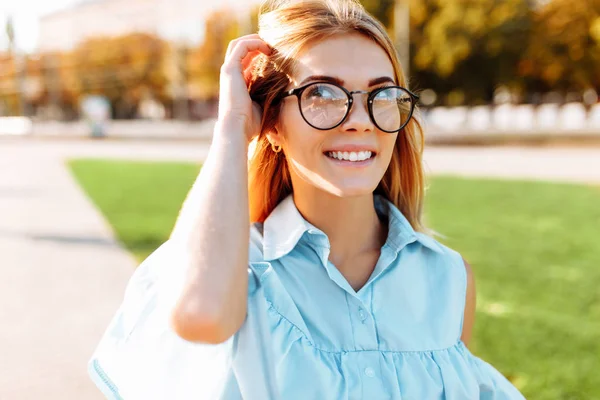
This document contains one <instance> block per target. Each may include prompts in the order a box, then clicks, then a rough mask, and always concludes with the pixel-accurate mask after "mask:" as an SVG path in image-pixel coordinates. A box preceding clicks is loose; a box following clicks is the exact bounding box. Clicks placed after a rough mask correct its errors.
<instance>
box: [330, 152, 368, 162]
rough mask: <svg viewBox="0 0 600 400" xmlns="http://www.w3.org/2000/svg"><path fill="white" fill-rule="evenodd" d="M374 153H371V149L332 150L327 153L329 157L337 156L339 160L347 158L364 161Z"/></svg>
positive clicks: (348, 159)
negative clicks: (357, 150)
mask: <svg viewBox="0 0 600 400" xmlns="http://www.w3.org/2000/svg"><path fill="white" fill-rule="evenodd" d="M372 154H373V153H371V152H370V151H359V152H355V151H350V152H348V151H344V152H341V151H330V152H328V153H327V155H328V156H329V157H332V158H336V159H338V160H346V161H364V160H367V159H369V158H371V155H372Z"/></svg>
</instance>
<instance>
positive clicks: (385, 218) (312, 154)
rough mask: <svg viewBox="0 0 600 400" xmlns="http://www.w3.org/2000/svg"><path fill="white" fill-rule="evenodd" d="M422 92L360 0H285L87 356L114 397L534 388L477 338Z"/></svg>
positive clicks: (448, 394) (225, 96) (231, 77)
mask: <svg viewBox="0 0 600 400" xmlns="http://www.w3.org/2000/svg"><path fill="white" fill-rule="evenodd" d="M417 99H418V97H417V96H416V95H415V94H413V93H412V92H410V91H409V90H408V89H406V81H405V77H404V76H403V74H402V70H401V67H400V64H399V61H398V58H397V55H396V53H395V52H394V48H393V45H392V42H391V41H390V39H389V37H388V36H387V34H386V33H385V30H384V28H383V27H382V26H381V25H380V24H379V23H378V22H376V21H375V20H374V19H373V18H372V17H371V16H370V15H368V14H367V13H366V12H365V11H364V9H363V8H362V7H361V6H360V5H359V4H358V3H356V2H354V1H352V0H329V1H327V0H309V1H302V2H292V1H283V2H279V3H271V4H270V5H269V6H268V7H267V10H266V11H265V12H264V13H263V14H262V16H261V18H260V31H259V34H258V35H249V36H244V37H242V38H239V39H237V40H234V41H233V42H232V43H231V44H230V46H229V48H228V51H227V55H226V59H225V62H224V64H223V67H222V68H221V94H220V109H219V117H218V122H217V125H216V128H215V132H214V140H213V143H212V146H211V150H210V154H209V156H208V158H207V160H206V163H205V164H204V166H203V168H202V172H201V173H200V175H199V177H198V179H197V182H196V183H195V184H194V187H193V188H192V190H191V192H190V194H189V196H188V198H187V199H186V201H185V203H184V205H183V208H182V211H181V213H180V216H179V218H178V221H177V223H176V225H175V228H174V230H173V233H172V235H171V238H170V240H169V241H168V242H167V243H165V244H164V245H163V246H162V247H161V248H160V249H159V250H157V251H156V252H155V253H154V254H153V255H152V256H150V257H149V258H148V260H146V261H145V262H144V263H143V265H142V266H141V267H140V268H139V269H138V271H136V274H135V275H134V277H133V278H132V281H131V283H130V285H129V287H128V289H127V293H126V298H125V301H124V303H123V306H122V308H121V311H120V312H119V314H118V315H117V317H115V320H114V321H113V323H112V324H111V327H110V328H109V330H108V331H107V334H106V336H105V339H103V343H107V342H108V343H110V344H108V345H104V346H103V345H102V344H101V346H100V348H99V350H98V352H97V354H96V356H95V357H94V358H93V360H92V363H91V364H90V367H91V370H92V376H93V377H94V378H95V380H96V381H97V382H98V383H99V385H100V386H101V387H102V388H104V389H103V390H105V393H106V394H107V395H108V396H113V397H115V396H117V395H119V396H122V397H123V398H125V399H133V398H140V399H141V398H165V399H180V398H186V399H187V398H190V399H192V398H194V399H198V398H206V399H240V398H243V399H250V400H252V399H260V400H262V399H269V398H270V399H414V400H433V399H448V400H454V399H456V400H458V399H461V400H462V399H522V398H523V397H522V396H521V395H520V394H519V392H518V391H517V390H516V389H515V388H514V387H513V386H512V385H511V384H510V383H509V382H508V381H507V380H506V379H505V378H504V377H503V376H502V375H501V374H499V373H498V372H497V371H496V370H495V369H493V368H492V367H491V366H490V365H488V364H486V363H485V362H483V361H481V360H479V359H478V358H476V357H474V356H473V355H471V353H470V352H469V350H468V349H467V347H466V344H468V341H469V338H470V335H471V327H472V324H473V318H474V310H475V287H474V282H473V276H472V273H471V272H470V269H469V266H468V264H467V263H465V262H464V261H463V259H462V258H461V256H460V255H459V254H458V253H456V252H455V251H453V250H451V249H449V248H447V247H445V246H443V245H441V244H440V243H438V242H437V241H435V240H434V239H432V238H431V237H430V236H428V235H427V230H426V228H425V227H424V226H423V223H422V221H421V213H422V208H423V194H424V183H423V179H424V178H423V171H422V164H421V163H422V159H421V155H422V147H423V134H422V130H421V126H420V124H419V122H418V120H417V119H415V118H413V114H414V113H415V109H416V103H417ZM251 141H253V144H254V146H253V147H254V149H253V150H252V151H251V152H250V153H251V156H250V158H249V159H248V144H249V143H250V142H251ZM248 188H249V189H248ZM249 222H251V223H252V224H251V227H250V230H248V225H249ZM106 337H109V338H110V339H106ZM116 381H119V383H116ZM116 393H118V394H116Z"/></svg>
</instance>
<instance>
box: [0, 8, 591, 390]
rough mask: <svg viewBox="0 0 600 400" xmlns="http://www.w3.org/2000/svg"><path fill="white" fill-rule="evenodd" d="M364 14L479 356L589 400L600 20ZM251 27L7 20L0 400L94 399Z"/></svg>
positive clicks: (35, 16) (218, 21) (77, 15)
mask: <svg viewBox="0 0 600 400" xmlns="http://www.w3.org/2000/svg"><path fill="white" fill-rule="evenodd" d="M362 3H363V4H364V6H365V7H366V8H367V9H368V10H369V11H370V12H371V13H372V14H374V15H375V16H376V17H377V18H378V19H379V20H380V21H381V22H382V23H383V24H384V25H385V26H386V27H387V29H388V31H389V33H390V35H391V37H392V38H393V40H394V42H395V44H396V46H397V50H398V53H399V54H400V57H401V60H402V64H403V67H404V69H405V72H406V74H407V75H408V77H409V82H410V85H409V86H410V88H411V89H412V90H413V91H415V92H416V93H418V94H419V95H420V96H421V111H420V115H419V118H420V119H421V121H422V122H423V123H424V126H425V136H426V143H427V146H426V149H425V167H426V171H427V173H428V179H429V180H428V185H429V186H428V195H427V204H426V219H427V222H428V224H429V225H430V226H431V227H432V228H433V229H435V230H436V231H438V232H440V233H442V234H443V235H444V237H440V238H439V240H440V241H442V242H443V243H445V244H447V245H449V246H451V247H453V248H455V249H456V250H457V251H459V252H461V253H462V254H463V256H464V257H465V259H467V260H468V261H469V262H470V263H471V265H472V267H473V270H474V273H475V277H476V280H477V287H478V304H477V318H476V325H475V331H474V339H473V343H472V346H471V347H472V349H473V352H474V353H475V354H476V355H478V356H480V357H482V358H483V359H485V360H486V361H489V362H490V363H492V364H493V365H494V366H496V367H497V368H498V369H499V370H500V371H501V372H502V373H503V374H505V375H506V376H507V377H508V378H509V379H510V380H511V381H512V382H513V383H514V384H515V385H516V386H517V387H518V388H519V389H520V390H521V391H522V392H523V393H524V394H525V395H526V397H527V398H528V399H548V400H554V399H565V400H566V399H569V400H575V399H581V400H588V399H600V374H598V370H599V368H600V294H599V293H600V292H599V291H598V285H599V283H600V245H599V243H600V103H599V99H598V93H599V91H600V0H363V1H362ZM258 6H259V1H258V0H253V1H250V0H218V1H217V0H201V1H199V0H169V1H167V0H87V1H81V0H45V1H41V0H40V1H36V0H21V1H19V2H10V3H8V2H2V4H0V26H1V27H2V30H1V31H0V254H2V262H1V263H0V301H1V302H2V307H0V326H2V327H3V329H2V330H0V343H1V346H2V349H1V350H0V354H3V355H2V356H1V357H0V372H1V373H0V399H40V398H43V399H50V400H52V399H54V398H56V399H58V398H61V399H65V398H67V399H99V398H101V396H100V393H99V392H98V391H96V389H95V388H94V387H93V385H92V383H91V381H90V380H89V379H88V378H87V374H86V363H87V360H88V359H89V358H90V357H91V355H92V352H93V350H94V348H95V345H96V344H97V342H98V341H99V339H100V336H101V335H102V333H103V331H104V329H105V328H106V326H107V324H108V322H109V320H110V318H111V316H112V315H113V314H114V312H115V311H116V309H117V307H118V305H119V304H120V302H121V300H122V295H123V291H124V288H125V284H126V282H127V280H128V279H129V277H130V275H131V273H132V272H133V270H134V268H135V267H136V266H137V265H138V264H139V263H140V262H141V261H142V260H143V259H144V258H145V257H147V256H148V255H149V254H150V253H151V252H152V251H153V250H154V249H156V248H157V247H158V246H159V245H160V244H161V243H163V242H164V241H165V240H166V239H167V237H168V235H169V233H170V230H171V228H172V226H173V224H174V222H175V218H176V217H177V212H178V210H179V207H180V205H181V203H182V202H183V199H184V198H185V195H186V193H187V191H188V190H189V188H190V187H191V185H192V183H193V181H194V179H195V177H196V176H197V174H198V172H199V170H200V168H201V165H202V161H203V160H204V158H205V157H206V154H207V152H208V148H209V145H210V140H211V136H212V128H213V124H214V119H215V117H216V113H217V108H216V105H217V100H218V98H217V95H218V82H219V68H220V66H221V64H222V61H223V58H224V54H225V50H226V48H227V45H228V43H229V41H230V40H232V39H234V38H236V37H238V36H240V35H243V34H248V33H253V32H256V30H257V12H258ZM424 400H426V399H424Z"/></svg>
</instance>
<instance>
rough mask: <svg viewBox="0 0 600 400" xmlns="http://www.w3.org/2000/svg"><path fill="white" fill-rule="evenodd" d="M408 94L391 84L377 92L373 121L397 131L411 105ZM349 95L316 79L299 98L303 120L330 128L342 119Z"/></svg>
mask: <svg viewBox="0 0 600 400" xmlns="http://www.w3.org/2000/svg"><path fill="white" fill-rule="evenodd" d="M412 103H413V99H412V97H411V95H410V94H409V93H408V92H407V91H406V90H403V89H401V88H397V87H390V88H386V89H383V90H381V91H380V92H378V93H377V94H376V95H375V96H374V98H373V103H372V105H371V106H370V107H371V108H372V116H373V122H374V123H375V125H376V126H377V127H378V128H379V129H381V130H384V131H398V130H400V129H401V127H403V125H405V123H406V122H407V120H408V118H409V117H410V115H411V111H412V108H413V104H412ZM348 105H349V103H348V96H347V95H346V93H345V92H344V91H343V90H342V89H341V88H339V87H337V86H336V85H331V84H328V83H315V84H313V85H310V86H308V87H307V88H306V89H305V90H304V91H303V93H302V96H301V98H300V109H301V111H302V115H303V116H304V119H306V122H308V123H309V124H310V125H312V126H313V127H315V128H318V129H331V128H333V127H335V126H337V125H338V124H340V123H341V122H342V120H343V119H344V117H345V116H346V114H347V111H348Z"/></svg>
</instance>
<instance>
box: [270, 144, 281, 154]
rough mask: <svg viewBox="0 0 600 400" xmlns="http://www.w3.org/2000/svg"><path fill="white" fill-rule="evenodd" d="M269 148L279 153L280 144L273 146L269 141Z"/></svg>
mask: <svg viewBox="0 0 600 400" xmlns="http://www.w3.org/2000/svg"><path fill="white" fill-rule="evenodd" d="M271 150H273V152H274V153H279V152H280V151H281V146H275V145H274V144H273V143H271Z"/></svg>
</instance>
